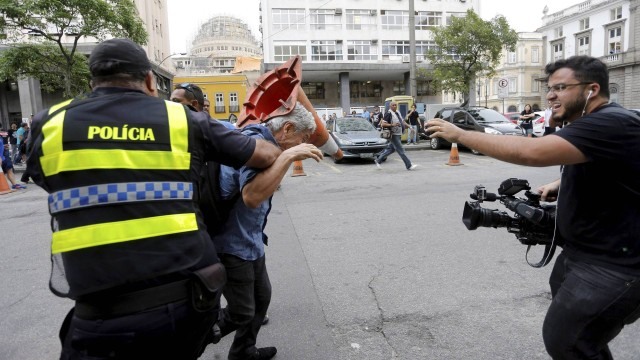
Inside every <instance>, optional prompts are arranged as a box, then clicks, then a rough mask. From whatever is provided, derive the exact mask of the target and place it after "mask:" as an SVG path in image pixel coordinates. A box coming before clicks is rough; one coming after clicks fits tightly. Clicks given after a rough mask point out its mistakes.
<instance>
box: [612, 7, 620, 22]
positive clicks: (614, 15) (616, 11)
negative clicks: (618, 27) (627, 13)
mask: <svg viewBox="0 0 640 360" xmlns="http://www.w3.org/2000/svg"><path fill="white" fill-rule="evenodd" d="M618 19H622V6H618V7H617V8H613V9H611V21H613V20H618Z"/></svg>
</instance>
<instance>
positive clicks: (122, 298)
mask: <svg viewBox="0 0 640 360" xmlns="http://www.w3.org/2000/svg"><path fill="white" fill-rule="evenodd" d="M190 291H191V290H190V279H184V280H180V281H176V282H172V283H168V284H163V285H160V286H156V287H152V288H147V289H143V290H138V291H133V292H130V293H125V294H121V295H117V296H114V297H107V298H105V299H104V300H97V301H91V302H84V301H76V307H75V314H76V315H77V316H78V317H80V318H81V319H85V320H95V319H109V318H114V317H119V316H123V315H129V314H133V313H137V312H140V311H144V310H148V309H153V308H155V307H158V306H161V305H165V304H169V303H173V302H177V301H180V300H185V299H187V298H189V294H190Z"/></svg>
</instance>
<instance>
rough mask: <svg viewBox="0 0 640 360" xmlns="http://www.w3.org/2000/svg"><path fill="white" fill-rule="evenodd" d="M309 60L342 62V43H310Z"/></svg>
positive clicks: (315, 41) (327, 41)
mask: <svg viewBox="0 0 640 360" xmlns="http://www.w3.org/2000/svg"><path fill="white" fill-rule="evenodd" d="M311 60H313V61H342V43H338V41H336V40H314V41H311Z"/></svg>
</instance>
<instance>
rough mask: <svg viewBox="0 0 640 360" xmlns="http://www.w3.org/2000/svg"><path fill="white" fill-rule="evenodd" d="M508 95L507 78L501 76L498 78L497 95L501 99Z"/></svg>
mask: <svg viewBox="0 0 640 360" xmlns="http://www.w3.org/2000/svg"><path fill="white" fill-rule="evenodd" d="M507 96H509V79H507V78H501V79H500V80H498V97H499V98H501V99H504V98H506V97H507Z"/></svg>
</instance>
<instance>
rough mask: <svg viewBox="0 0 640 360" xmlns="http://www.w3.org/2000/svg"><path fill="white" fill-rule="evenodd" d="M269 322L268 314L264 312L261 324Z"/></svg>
mask: <svg viewBox="0 0 640 360" xmlns="http://www.w3.org/2000/svg"><path fill="white" fill-rule="evenodd" d="M268 323H269V314H266V315H265V316H264V319H262V325H267V324H268Z"/></svg>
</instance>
